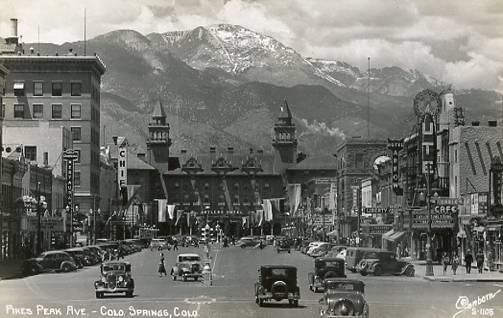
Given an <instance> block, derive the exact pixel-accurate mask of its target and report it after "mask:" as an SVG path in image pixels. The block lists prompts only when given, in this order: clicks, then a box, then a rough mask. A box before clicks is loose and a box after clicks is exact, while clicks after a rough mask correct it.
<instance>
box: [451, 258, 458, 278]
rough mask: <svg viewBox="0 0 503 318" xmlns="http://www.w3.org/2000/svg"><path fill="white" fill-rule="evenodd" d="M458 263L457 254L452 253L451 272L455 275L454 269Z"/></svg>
mask: <svg viewBox="0 0 503 318" xmlns="http://www.w3.org/2000/svg"><path fill="white" fill-rule="evenodd" d="M458 265H459V256H458V254H454V257H453V258H452V274H453V275H456V270H457V269H458Z"/></svg>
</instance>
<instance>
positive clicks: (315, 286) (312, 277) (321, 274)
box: [307, 257, 346, 293]
mask: <svg viewBox="0 0 503 318" xmlns="http://www.w3.org/2000/svg"><path fill="white" fill-rule="evenodd" d="M335 277H339V278H345V277H346V274H345V273H344V260H342V259H340V258H328V257H320V258H316V259H315V260H314V272H310V273H308V274H307V279H308V281H309V289H310V290H312V291H313V292H315V293H316V292H318V290H319V289H324V285H323V281H324V280H325V279H327V278H335Z"/></svg>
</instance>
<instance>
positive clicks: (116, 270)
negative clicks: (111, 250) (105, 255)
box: [94, 262, 134, 298]
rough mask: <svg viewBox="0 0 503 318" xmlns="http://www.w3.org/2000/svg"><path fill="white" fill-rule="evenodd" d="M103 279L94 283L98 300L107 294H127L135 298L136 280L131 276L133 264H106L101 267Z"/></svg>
mask: <svg viewBox="0 0 503 318" xmlns="http://www.w3.org/2000/svg"><path fill="white" fill-rule="evenodd" d="M100 273H101V278H100V279H99V280H97V281H95V282H94V288H95V289H96V298H102V297H103V296H104V295H105V294H116V293H125V295H126V297H133V292H134V280H133V277H132V276H131V264H129V263H127V262H105V263H102V264H101V266H100Z"/></svg>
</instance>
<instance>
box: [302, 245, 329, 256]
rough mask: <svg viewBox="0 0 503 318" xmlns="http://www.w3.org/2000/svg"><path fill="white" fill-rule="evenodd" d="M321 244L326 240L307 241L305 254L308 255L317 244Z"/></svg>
mask: <svg viewBox="0 0 503 318" xmlns="http://www.w3.org/2000/svg"><path fill="white" fill-rule="evenodd" d="M322 244H327V243H326V242H311V243H309V245H308V248H307V250H306V255H310V254H311V252H312V251H313V250H314V249H315V248H317V247H318V246H320V245H322Z"/></svg>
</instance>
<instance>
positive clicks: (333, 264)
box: [324, 261, 341, 269]
mask: <svg viewBox="0 0 503 318" xmlns="http://www.w3.org/2000/svg"><path fill="white" fill-rule="evenodd" d="M324 263H325V266H326V267H333V268H337V269H338V268H340V267H341V263H340V262H336V261H325V262H324Z"/></svg>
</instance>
